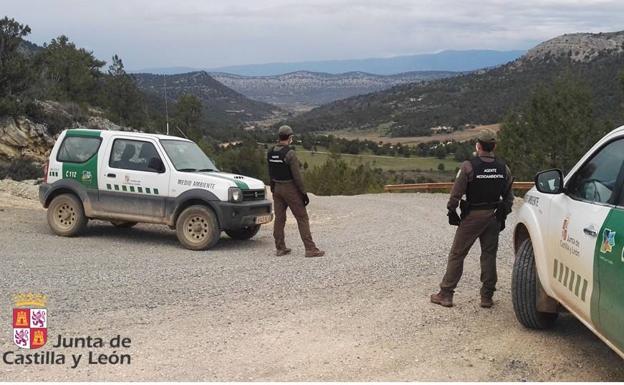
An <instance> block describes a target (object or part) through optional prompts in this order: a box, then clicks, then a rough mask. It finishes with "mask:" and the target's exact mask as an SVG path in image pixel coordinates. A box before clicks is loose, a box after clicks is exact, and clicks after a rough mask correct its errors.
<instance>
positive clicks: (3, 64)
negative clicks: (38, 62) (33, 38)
mask: <svg viewBox="0 0 624 385" xmlns="http://www.w3.org/2000/svg"><path fill="white" fill-rule="evenodd" d="M29 33H30V27H29V26H27V25H23V24H20V23H18V22H17V21H15V19H9V18H8V17H4V18H3V19H1V20H0V115H4V114H17V113H19V112H20V109H21V107H22V105H21V103H20V98H21V97H22V96H23V95H22V94H23V93H24V91H26V90H27V89H28V87H29V86H30V83H31V82H32V79H33V72H32V68H31V63H30V61H29V60H28V58H27V57H25V56H24V55H23V54H22V53H20V52H19V50H18V48H19V46H20V44H21V42H22V38H24V37H25V36H27V35H28V34H29Z"/></svg>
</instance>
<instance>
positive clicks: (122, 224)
mask: <svg viewBox="0 0 624 385" xmlns="http://www.w3.org/2000/svg"><path fill="white" fill-rule="evenodd" d="M110 223H111V224H112V225H113V226H115V227H119V228H121V229H129V228H131V227H134V226H135V225H136V224H137V222H128V221H110Z"/></svg>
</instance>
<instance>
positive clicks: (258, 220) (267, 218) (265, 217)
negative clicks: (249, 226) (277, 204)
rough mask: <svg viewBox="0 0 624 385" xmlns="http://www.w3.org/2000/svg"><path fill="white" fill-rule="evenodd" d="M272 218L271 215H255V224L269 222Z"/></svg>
mask: <svg viewBox="0 0 624 385" xmlns="http://www.w3.org/2000/svg"><path fill="white" fill-rule="evenodd" d="M272 219H273V215H261V216H259V217H256V224H257V225H262V224H264V223H269V222H271V220H272Z"/></svg>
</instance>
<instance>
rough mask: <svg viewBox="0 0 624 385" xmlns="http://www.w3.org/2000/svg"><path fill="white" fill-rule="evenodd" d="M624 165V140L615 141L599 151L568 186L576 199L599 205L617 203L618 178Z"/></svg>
mask: <svg viewBox="0 0 624 385" xmlns="http://www.w3.org/2000/svg"><path fill="white" fill-rule="evenodd" d="M623 164H624V139H618V140H615V141H613V142H611V143H609V144H607V145H606V146H604V147H603V148H602V149H600V150H599V151H598V153H597V154H595V155H594V156H593V157H592V158H591V159H590V160H589V161H588V162H587V163H585V164H584V165H583V166H582V167H581V168H579V170H578V171H577V172H576V174H574V176H573V177H572V179H571V180H570V182H569V183H568V185H567V190H568V194H569V195H570V196H571V197H572V198H575V199H580V200H584V201H589V202H597V203H615V202H614V200H615V196H614V194H615V193H617V190H618V187H619V186H618V184H621V181H620V180H619V178H618V176H619V175H620V171H621V170H622V165H623Z"/></svg>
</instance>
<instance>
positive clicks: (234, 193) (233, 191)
mask: <svg viewBox="0 0 624 385" xmlns="http://www.w3.org/2000/svg"><path fill="white" fill-rule="evenodd" d="M228 199H229V201H230V202H242V201H243V192H242V191H241V189H239V188H238V187H230V189H229V190H228Z"/></svg>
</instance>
